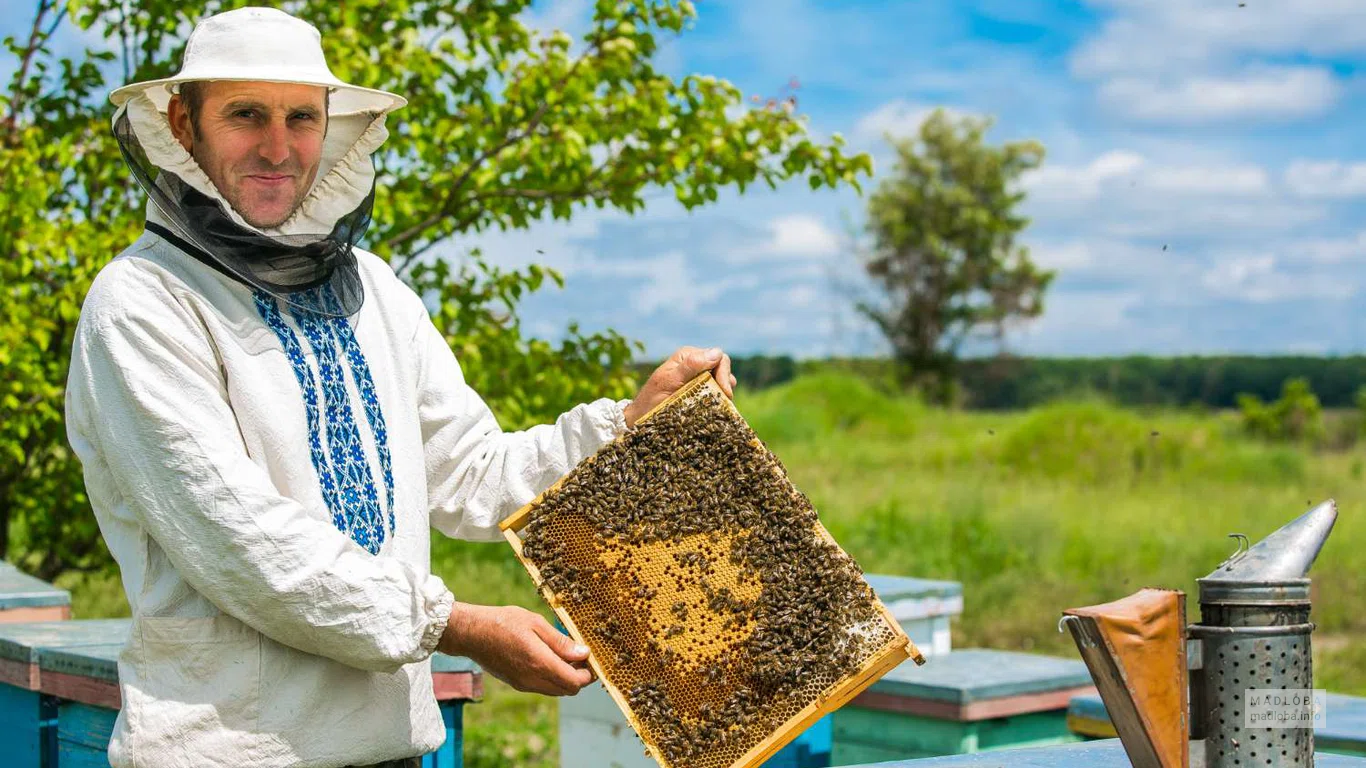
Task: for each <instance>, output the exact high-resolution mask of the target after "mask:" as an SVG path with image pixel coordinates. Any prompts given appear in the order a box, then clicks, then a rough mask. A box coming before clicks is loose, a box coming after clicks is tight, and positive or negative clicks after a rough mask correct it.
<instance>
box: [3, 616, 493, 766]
mask: <svg viewBox="0 0 1366 768" xmlns="http://www.w3.org/2000/svg"><path fill="white" fill-rule="evenodd" d="M130 626H131V622H130V621H129V620H127V619H109V620H97V621H63V622H47V623H38V624H9V625H3V624H0V744H3V745H4V751H3V755H4V757H5V760H4V761H3V763H0V764H2V765H3V766H4V767H5V768H11V766H13V767H14V768H57V766H59V765H60V767H61V768H73V766H74V767H75V768H86V767H87V766H90V767H92V768H93V767H95V766H99V767H100V768H107V766H108V765H109V761H108V746H109V738H110V735H111V734H112V733H113V729H114V723H115V720H116V719H117V717H118V708H119V706H120V702H119V688H118V655H119V653H120V651H122V649H123V647H124V645H125V642H126V636H127V634H128V631H129V628H130ZM481 677H482V675H481V673H480V670H479V668H478V667H477V666H476V665H475V664H474V663H473V662H471V661H470V660H468V659H463V658H452V657H449V656H444V655H442V654H436V655H435V656H433V657H432V678H433V687H434V688H435V689H436V692H437V698H438V702H439V704H440V707H441V712H442V717H443V719H444V720H445V723H446V742H445V744H443V745H442V747H441V749H440V750H438V751H437V752H434V753H432V754H430V755H427V756H426V757H425V758H424V760H423V767H424V768H459V766H461V765H462V763H463V754H462V753H463V728H462V721H463V708H464V705H465V704H466V703H467V702H468V701H470V700H472V699H477V698H478V697H479V696H480V695H481V693H482V683H481Z"/></svg>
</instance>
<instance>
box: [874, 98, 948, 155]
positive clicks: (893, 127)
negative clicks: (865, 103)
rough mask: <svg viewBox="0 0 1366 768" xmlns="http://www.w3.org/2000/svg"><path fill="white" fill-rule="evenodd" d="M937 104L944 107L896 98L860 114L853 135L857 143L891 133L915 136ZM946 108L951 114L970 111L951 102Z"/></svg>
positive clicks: (898, 136) (878, 138) (880, 138)
mask: <svg viewBox="0 0 1366 768" xmlns="http://www.w3.org/2000/svg"><path fill="white" fill-rule="evenodd" d="M937 108H940V107H936V106H932V105H926V104H917V103H912V102H909V101H906V100H904V99H894V100H892V101H889V102H887V103H885V104H883V105H881V106H879V107H878V108H876V109H874V110H873V111H872V112H869V113H867V114H866V115H864V116H863V117H861V118H859V120H858V122H857V123H855V124H854V131H853V134H852V136H851V138H852V139H853V140H854V141H855V142H856V143H860V144H871V143H875V142H880V141H882V140H883V139H884V138H885V136H886V135H888V134H890V135H891V136H892V137H894V138H903V137H906V136H914V135H916V134H917V133H919V131H920V124H921V123H923V122H925V118H927V117H929V116H930V115H931V114H933V113H934V110H935V109H937ZM942 108H943V110H944V111H945V112H946V113H948V114H949V116H950V117H955V118H956V117H961V116H963V115H965V114H967V113H966V112H964V111H963V110H960V109H956V108H954V107H950V106H943V107H942Z"/></svg>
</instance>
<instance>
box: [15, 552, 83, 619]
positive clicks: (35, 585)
mask: <svg viewBox="0 0 1366 768" xmlns="http://www.w3.org/2000/svg"><path fill="white" fill-rule="evenodd" d="M50 605H71V593H70V592H68V591H66V590H65V589H59V588H57V587H54V586H52V585H51V584H49V583H47V582H46V581H43V580H42V579H37V578H34V577H32V576H30V575H28V574H27V573H24V572H23V571H21V570H19V569H18V568H15V567H14V566H12V565H10V564H9V563H4V562H0V609H8V608H33V607H45V606H50Z"/></svg>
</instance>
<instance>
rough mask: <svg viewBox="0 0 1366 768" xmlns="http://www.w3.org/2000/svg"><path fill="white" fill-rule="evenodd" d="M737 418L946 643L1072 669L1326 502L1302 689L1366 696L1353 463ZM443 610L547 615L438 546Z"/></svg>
mask: <svg viewBox="0 0 1366 768" xmlns="http://www.w3.org/2000/svg"><path fill="white" fill-rule="evenodd" d="M737 404H738V405H739V407H740V410H741V412H742V413H744V414H745V416H746V418H747V419H749V421H750V423H751V424H752V425H753V426H754V428H755V429H756V431H758V433H759V434H760V436H761V437H763V438H764V439H765V440H766V441H767V442H768V443H769V445H770V447H771V448H772V449H773V450H774V452H775V453H776V454H777V455H778V456H779V458H781V459H782V461H783V463H784V464H785V465H786V466H787V469H788V471H789V474H790V475H791V477H792V478H793V480H794V482H796V484H797V485H798V487H800V488H801V489H802V490H803V491H805V492H806V493H807V495H808V496H810V497H811V500H812V501H813V502H814V503H815V505H816V508H817V509H818V510H819V511H820V514H821V518H822V520H823V521H824V522H825V524H826V526H827V527H828V528H829V529H830V530H831V532H832V533H833V534H834V535H835V537H836V538H837V539H838V540H839V541H840V542H841V543H842V544H843V545H844V547H845V548H846V549H847V550H848V551H849V552H850V553H851V554H852V555H854V557H855V558H856V559H857V560H858V561H859V563H860V564H861V565H862V566H863V567H864V570H865V571H868V572H875V573H891V574H901V575H907V576H921V577H928V578H943V579H954V580H958V581H961V582H962V583H963V593H964V612H963V615H962V617H961V620H959V621H957V622H956V624H955V626H954V645H955V646H956V647H965V646H991V647H996V648H1010V649H1018V650H1032V651H1036V652H1046V653H1054V654H1060V655H1066V656H1070V657H1076V651H1075V649H1074V647H1073V646H1072V643H1071V640H1070V639H1069V637H1068V636H1066V635H1061V634H1059V633H1058V631H1057V622H1058V617H1059V615H1060V612H1061V611H1062V609H1064V608H1067V607H1071V606H1080V605H1087V604H1091V603H1097V602H1104V601H1108V600H1112V599H1115V598H1118V597H1122V596H1124V595H1127V594H1129V593H1131V592H1133V591H1135V590H1137V589H1139V588H1140V587H1143V586H1162V587H1174V588H1181V589H1185V590H1186V591H1187V593H1188V594H1190V595H1191V596H1192V597H1191V605H1190V608H1191V613H1192V619H1194V618H1196V616H1197V614H1198V607H1197V605H1196V602H1195V600H1194V595H1195V579H1196V578H1198V577H1200V576H1203V575H1205V574H1207V573H1209V572H1210V571H1211V570H1213V569H1214V567H1215V566H1217V565H1218V564H1219V562H1220V561H1221V560H1223V559H1224V558H1225V557H1226V556H1227V555H1228V554H1230V553H1231V552H1232V551H1233V550H1234V548H1235V545H1234V542H1233V540H1232V539H1229V538H1226V536H1227V534H1229V533H1235V532H1236V533H1244V534H1247V535H1248V536H1249V537H1251V539H1252V540H1253V541H1254V542H1255V541H1256V540H1257V539H1259V538H1261V537H1263V536H1265V535H1266V534H1268V533H1270V532H1271V531H1272V530H1274V529H1275V528H1277V527H1279V526H1280V525H1281V524H1283V523H1284V522H1287V521H1288V520H1290V519H1291V518H1293V517H1294V516H1296V515H1297V514H1299V513H1300V512H1302V511H1304V510H1306V509H1307V508H1308V507H1309V506H1311V505H1313V504H1317V503H1319V502H1320V501H1322V500H1324V499H1326V498H1330V497H1331V498H1335V499H1337V501H1338V505H1339V508H1340V509H1339V519H1338V523H1337V527H1336V529H1335V530H1334V532H1333V535H1332V536H1331V537H1330V538H1329V540H1328V545H1327V547H1326V548H1325V549H1324V552H1323V553H1322V555H1321V556H1320V558H1319V560H1318V562H1317V563H1316V565H1315V567H1314V570H1313V571H1312V572H1311V575H1312V576H1313V578H1314V591H1315V604H1314V605H1315V607H1314V615H1313V619H1314V621H1315V622H1317V624H1318V627H1319V629H1318V631H1317V632H1316V633H1315V635H1314V645H1315V684H1316V685H1317V686H1319V687H1325V688H1328V689H1330V690H1335V691H1340V692H1345V693H1355V694H1361V695H1366V642H1362V641H1363V639H1366V518H1363V516H1362V515H1361V514H1360V510H1361V509H1362V504H1361V500H1362V495H1363V494H1362V493H1361V490H1360V489H1361V486H1362V483H1363V480H1362V475H1363V464H1364V463H1366V448H1352V449H1348V450H1341V451H1335V452H1314V451H1311V450H1309V449H1307V448H1300V447H1294V446H1276V445H1267V444H1263V443H1259V442H1256V441H1253V440H1250V439H1248V438H1245V437H1243V436H1241V435H1240V434H1239V432H1238V424H1237V420H1236V416H1235V415H1233V414H1218V413H1214V414H1208V413H1206V414H1200V413H1184V412H1172V411H1162V412H1153V413H1143V412H1137V411H1132V410H1122V409H1118V408H1115V407H1112V406H1109V405H1106V404H1104V403H1101V402H1099V401H1089V400H1076V401H1070V402H1067V403H1059V404H1056V405H1052V406H1047V407H1041V408H1037V409H1034V410H1031V411H1027V412H1019V413H982V412H950V411H942V410H936V409H930V408H925V407H923V406H921V405H919V404H917V403H915V402H914V401H912V400H910V399H907V398H891V397H887V396H885V395H883V394H882V393H880V392H879V391H877V390H876V389H875V388H873V387H872V386H871V385H869V384H867V383H865V382H864V381H862V380H860V379H855V378H852V377H846V376H841V375H839V374H833V373H832V374H821V375H816V376H808V377H804V378H801V379H798V380H796V381H794V382H792V383H790V384H788V385H785V386H783V387H780V388H777V389H772V390H767V391H763V392H758V393H754V394H747V393H743V392H741V393H738V394H737ZM433 567H434V569H435V570H436V571H437V572H438V573H439V574H440V575H441V576H442V577H444V578H445V579H446V581H447V583H448V584H449V585H450V587H451V589H452V590H453V591H454V592H455V593H456V596H457V599H468V600H471V601H474V602H484V603H505V604H517V605H523V606H526V607H529V608H535V609H540V610H544V607H543V606H542V604H541V603H540V600H539V598H538V597H537V595H536V593H535V591H534V590H533V589H532V588H531V586H530V582H529V580H528V578H527V576H526V574H525V572H524V571H523V570H522V569H521V567H520V566H519V565H518V564H517V562H516V561H515V560H514V559H513V557H512V555H511V553H510V552H509V551H508V549H507V548H506V546H505V545H501V544H472V543H468V542H457V541H449V540H441V541H438V542H436V543H435V544H434V547H433ZM68 586H71V587H73V588H74V590H75V595H74V599H75V611H76V614H77V615H78V616H79V617H82V618H93V617H97V616H106V615H120V614H125V613H126V610H127V608H126V605H125V604H124V602H123V597H122V592H121V591H120V588H119V585H118V582H117V580H115V579H94V580H86V581H83V582H81V583H78V584H68ZM487 690H488V695H487V697H486V699H485V700H484V701H483V702H482V703H480V704H478V705H476V706H472V707H469V708H468V709H467V721H466V764H467V765H469V766H471V768H483V767H484V766H494V765H509V764H511V765H517V766H536V767H538V768H539V767H548V766H553V765H555V763H556V760H555V755H556V753H557V745H556V741H555V739H556V737H555V731H556V706H555V702H554V700H552V699H546V698H541V697H536V696H528V695H523V694H519V693H516V692H514V691H511V690H509V689H507V688H505V687H503V686H502V685H501V684H499V683H497V682H496V681H489V684H488V686H487Z"/></svg>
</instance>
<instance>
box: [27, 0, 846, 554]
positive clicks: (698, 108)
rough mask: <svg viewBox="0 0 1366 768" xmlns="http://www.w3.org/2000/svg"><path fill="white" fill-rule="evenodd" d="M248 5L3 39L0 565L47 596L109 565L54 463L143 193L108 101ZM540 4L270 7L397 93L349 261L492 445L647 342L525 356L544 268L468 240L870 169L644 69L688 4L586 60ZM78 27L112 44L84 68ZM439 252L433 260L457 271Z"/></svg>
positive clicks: (122, 9)
mask: <svg viewBox="0 0 1366 768" xmlns="http://www.w3.org/2000/svg"><path fill="white" fill-rule="evenodd" d="M242 4H244V3H240V2H218V1H217V0H189V1H188V2H186V1H183V0H69V2H65V3H64V2H63V0H36V7H35V13H34V17H33V21H32V25H31V29H30V31H29V32H28V34H27V35H26V36H25V37H24V38H22V39H9V40H6V48H7V50H8V51H9V53H10V54H11V55H12V56H13V57H14V61H15V66H14V74H13V76H12V77H11V78H10V82H9V85H8V87H7V89H6V90H5V91H4V92H3V93H0V146H3V155H2V156H0V188H2V189H4V190H5V194H6V196H7V199H6V205H5V207H4V211H3V213H0V281H2V282H0V291H3V293H2V294H0V295H3V297H4V307H3V311H2V312H0V456H3V464H0V556H8V557H9V559H11V560H16V561H18V562H20V564H21V565H23V566H24V567H26V568H27V569H28V570H30V571H32V572H34V573H36V574H38V575H39V576H41V577H43V578H52V577H53V576H55V575H56V574H58V573H60V572H62V571H65V570H72V569H79V570H89V569H96V568H101V567H104V566H105V565H106V564H107V562H108V554H107V553H106V552H105V550H104V548H103V545H102V543H101V541H100V538H99V536H98V532H97V531H96V527H95V522H94V518H93V516H92V514H91V513H90V510H89V508H88V504H87V502H86V500H85V498H84V496H83V494H82V492H81V487H82V485H81V473H80V467H79V466H78V464H77V462H75V461H74V459H73V458H72V455H71V453H70V452H69V450H68V449H67V444H66V436H65V431H64V428H63V424H62V398H63V389H64V383H65V379H66V372H67V366H68V361H69V357H70V354H69V353H70V347H71V340H72V331H73V326H74V324H75V321H76V319H77V317H78V315H79V308H80V301H81V298H82V297H83V296H84V295H85V291H86V289H87V288H88V286H89V283H90V280H91V278H92V277H93V275H94V273H95V272H96V271H98V269H99V268H100V267H101V266H102V265H103V264H104V263H105V262H107V261H108V259H109V258H111V257H112V256H113V255H114V254H116V253H118V252H119V251H120V250H122V249H123V248H124V247H125V246H126V245H127V244H128V243H130V242H132V240H133V239H134V238H135V237H136V235H137V233H138V231H139V230H140V228H141V223H142V210H143V208H142V206H143V198H142V195H141V193H140V191H139V190H137V188H136V186H135V185H133V184H130V182H129V177H128V174H127V172H126V170H125V169H124V168H123V164H122V161H121V160H120V158H119V153H118V149H117V146H116V144H115V143H114V140H113V137H112V135H111V132H110V130H109V118H110V114H111V110H110V107H109V104H108V101H107V94H108V91H109V90H110V88H111V87H113V86H116V85H119V84H122V83H125V82H129V81H131V80H141V79H144V78H150V77H158V76H165V75H167V74H169V73H171V72H174V71H175V69H177V65H178V62H179V60H180V52H181V50H182V46H183V43H184V40H183V39H182V38H183V34H184V31H185V30H187V29H189V28H190V27H191V26H192V25H193V23H194V22H195V21H196V20H198V19H200V18H202V17H204V16H206V15H209V14H211V13H216V12H219V11H223V10H228V9H230V8H232V7H235V6H237V5H242ZM530 4H531V3H530V0H458V1H455V2H452V1H450V0H430V1H424V0H348V1H347V2H345V3H338V2H327V1H325V0H310V1H307V2H288V3H282V4H280V6H281V7H283V8H284V9H285V10H288V11H290V12H292V13H296V14H298V15H300V16H302V17H304V18H306V19H308V20H309V21H311V22H313V23H314V24H315V25H316V26H318V27H319V29H320V30H321V31H322V33H323V42H324V48H325V50H326V53H327V56H328V60H329V63H330V64H331V66H332V69H333V71H334V72H335V73H336V74H337V75H338V76H339V77H341V78H343V79H346V80H350V81H353V82H357V83H363V84H366V85H371V86H374V87H379V88H385V89H389V90H393V91H397V92H400V93H403V94H407V95H408V96H409V97H410V104H409V106H408V107H406V108H405V109H404V110H402V111H400V112H398V113H396V114H395V115H394V116H392V117H391V119H390V123H389V128H390V131H391V133H392V138H391V140H390V142H389V144H387V145H386V147H385V149H384V150H383V153H382V155H380V156H379V157H377V158H376V163H377V166H378V169H379V172H380V173H379V179H380V185H379V189H378V193H377V200H376V205H375V220H374V223H373V225H372V227H371V230H370V232H369V234H368V236H367V238H366V240H365V241H364V242H363V243H362V245H363V246H364V247H366V248H368V249H370V250H373V251H374V252H376V253H378V254H379V255H380V256H382V257H384V258H385V259H387V260H389V263H390V264H391V265H392V266H393V267H394V269H395V271H396V272H397V273H398V274H399V275H400V276H401V277H403V278H404V279H405V280H407V281H408V282H409V284H410V285H412V286H413V288H414V289H415V290H417V291H418V292H419V293H420V294H421V295H422V296H423V297H424V298H425V299H426V300H427V301H428V302H429V305H430V306H432V307H434V313H433V318H434V320H435V322H436V323H437V326H438V327H439V328H440V329H441V330H442V332H443V333H444V334H445V336H446V338H447V340H448V341H449V342H450V343H451V345H452V347H453V348H454V349H455V350H456V352H457V354H459V355H460V356H461V360H462V363H463V365H464V369H465V373H466V375H467V376H468V377H469V379H470V381H471V382H472V384H473V385H474V386H475V387H476V388H477V389H478V390H479V391H480V392H481V393H482V394H483V395H484V396H485V397H486V398H487V399H488V401H489V403H490V405H491V406H492V407H493V409H494V411H495V413H497V414H498V416H499V419H500V421H501V422H502V423H503V425H504V426H505V427H509V428H519V427H523V426H526V425H528V424H531V423H535V422H537V421H543V420H546V419H548V418H550V417H553V416H554V415H555V414H557V413H559V412H561V411H562V410H564V409H565V408H568V407H570V406H571V405H572V404H574V403H575V402H580V401H583V400H586V399H590V398H593V397H599V396H612V397H625V396H627V395H629V394H630V393H631V392H632V391H633V389H634V386H635V381H634V378H633V375H632V374H631V369H630V367H629V362H630V360H631V357H632V355H633V353H635V352H637V351H638V350H639V349H640V347H639V345H638V344H635V343H633V342H631V341H629V340H628V339H627V338H625V337H623V336H621V335H620V334H618V333H616V332H613V331H606V332H603V333H595V334H587V335H586V334H583V333H581V332H580V331H579V330H578V328H577V327H575V326H572V325H571V326H570V327H569V329H568V332H567V333H566V334H565V338H564V340H563V341H561V342H559V343H558V344H552V343H550V342H548V341H544V340H539V339H534V338H527V337H524V336H523V334H522V331H521V328H520V326H519V325H518V324H517V321H516V312H517V307H518V303H519V302H520V300H521V299H522V298H524V297H525V296H526V295H527V294H528V293H530V292H533V291H536V290H538V289H540V288H541V287H542V286H543V285H544V284H545V281H546V280H550V281H551V282H553V283H556V284H560V283H561V282H562V280H561V277H560V275H558V274H556V273H555V272H554V271H553V270H549V269H545V268H542V267H539V266H533V267H529V268H525V269H518V270H510V271H509V270H500V269H497V268H495V267H493V266H491V265H489V264H488V263H487V262H486V261H484V260H483V259H481V258H479V257H478V255H477V254H475V255H473V256H471V257H469V258H466V259H464V260H463V261H461V262H460V263H459V264H457V265H452V264H451V263H450V260H449V258H438V255H439V254H440V251H439V250H438V246H442V245H443V244H446V245H451V246H454V245H457V244H458V239H459V237H460V236H461V235H468V234H470V233H476V232H482V231H486V230H490V229H511V228H523V227H527V226H529V225H531V224H532V223H533V222H536V221H539V220H544V219H546V218H556V219H567V218H569V217H570V216H571V215H573V214H574V213H575V212H578V211H582V210H584V209H585V208H586V207H588V206H594V207H597V208H608V207H610V208H615V209H618V210H622V211H626V212H630V213H634V212H637V211H639V210H641V209H642V208H643V207H644V205H645V193H646V192H647V191H649V190H665V191H669V192H672V193H673V195H674V196H675V197H676V199H677V200H678V201H680V202H681V203H682V204H683V205H684V206H687V207H689V208H692V207H696V206H700V205H704V204H706V203H709V202H712V201H715V200H716V199H717V194H718V192H719V191H720V190H721V189H724V188H736V189H738V190H740V191H742V192H743V191H744V190H745V189H746V188H748V187H749V186H750V185H752V184H757V183H763V184H766V185H768V186H769V187H774V186H776V185H777V184H779V183H781V182H783V181H785V180H788V179H792V178H803V177H804V178H805V179H806V180H807V181H808V183H809V184H810V185H811V186H812V187H813V188H815V187H821V186H831V187H834V186H838V185H841V184H846V183H847V184H853V185H855V186H857V184H858V177H859V176H860V174H864V175H866V174H868V173H870V172H871V161H870V159H869V158H868V157H867V156H866V155H852V156H851V155H847V154H845V152H844V151H843V149H842V144H841V142H840V141H839V140H838V139H835V140H832V141H831V142H830V143H826V144H818V143H816V142H813V141H812V140H811V139H810V138H808V136H807V133H806V126H805V121H804V118H802V117H801V116H800V115H799V114H798V113H797V112H796V110H795V100H792V99H787V100H783V101H778V100H772V99H770V100H768V101H767V102H765V101H764V100H762V99H761V100H760V104H759V106H757V107H747V106H746V104H745V102H744V101H743V99H742V95H741V93H740V91H739V90H738V89H737V88H735V87H734V86H733V85H731V84H730V83H728V82H725V81H723V80H719V79H717V78H714V77H709V76H702V75H689V76H686V77H683V78H679V79H675V78H672V77H670V76H667V75H665V74H663V73H661V72H659V71H657V70H656V69H655V68H654V66H653V65H652V63H651V59H652V57H653V55H654V53H655V51H656V50H657V49H658V47H659V45H660V41H661V39H663V38H667V37H669V36H673V35H676V34H680V33H682V32H683V31H684V30H685V28H686V27H687V26H688V24H689V22H690V20H691V19H692V18H693V17H694V15H695V13H694V9H693V6H692V4H691V3H690V2H687V0H642V1H641V2H633V3H620V2H616V1H615V0H598V2H597V3H596V5H595V9H594V14H593V20H592V24H591V28H590V29H589V30H588V32H587V33H586V34H585V35H584V36H583V38H582V39H581V40H579V41H577V42H576V41H574V40H572V39H571V38H570V37H569V36H568V35H566V34H564V33H562V32H553V33H549V34H541V33H538V32H536V31H534V30H532V29H529V28H528V27H527V25H526V24H525V23H524V16H523V12H524V11H526V10H527V9H528V7H529V6H530ZM72 22H74V23H75V24H77V25H78V26H79V27H81V28H82V29H84V30H87V32H86V35H87V39H91V38H95V37H98V38H100V39H102V41H103V44H101V45H97V46H95V49H93V50H87V51H85V52H84V53H83V54H81V55H79V56H76V57H63V56H62V55H61V54H60V52H59V51H57V50H56V47H55V44H54V35H56V33H57V32H58V30H59V29H60V28H61V26H62V25H63V24H69V23H72ZM450 255H451V254H450V253H449V252H448V253H446V254H445V256H446V257H449V256H450Z"/></svg>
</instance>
